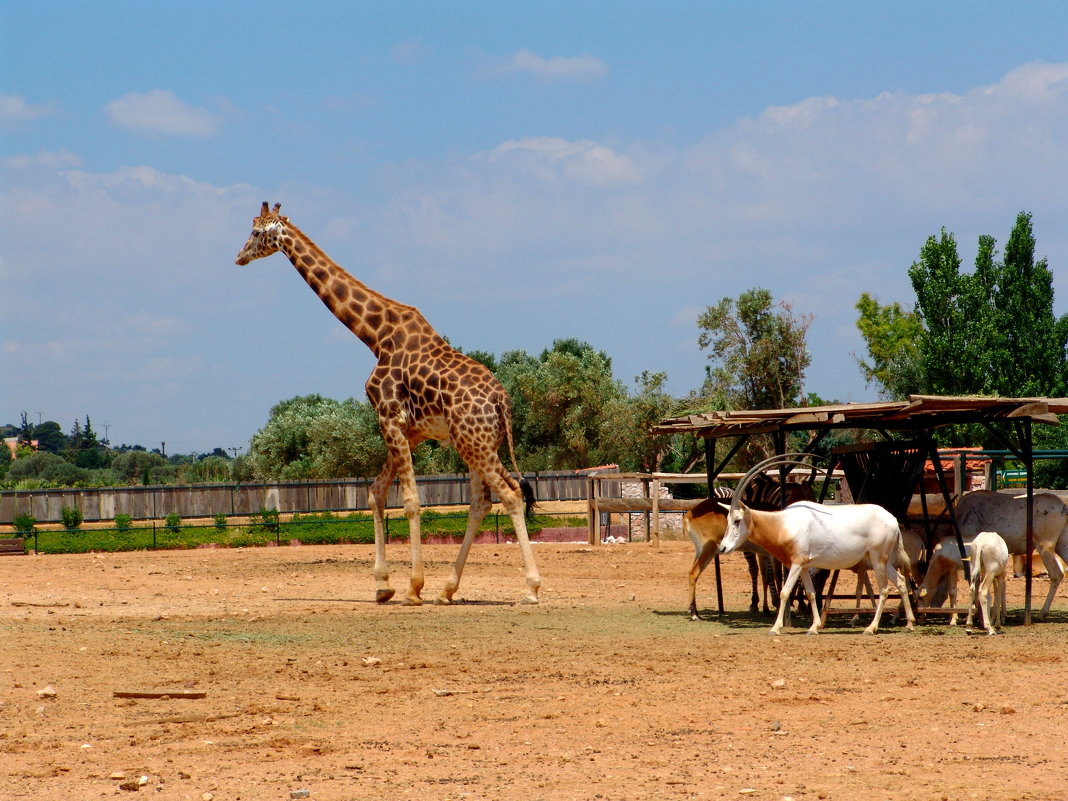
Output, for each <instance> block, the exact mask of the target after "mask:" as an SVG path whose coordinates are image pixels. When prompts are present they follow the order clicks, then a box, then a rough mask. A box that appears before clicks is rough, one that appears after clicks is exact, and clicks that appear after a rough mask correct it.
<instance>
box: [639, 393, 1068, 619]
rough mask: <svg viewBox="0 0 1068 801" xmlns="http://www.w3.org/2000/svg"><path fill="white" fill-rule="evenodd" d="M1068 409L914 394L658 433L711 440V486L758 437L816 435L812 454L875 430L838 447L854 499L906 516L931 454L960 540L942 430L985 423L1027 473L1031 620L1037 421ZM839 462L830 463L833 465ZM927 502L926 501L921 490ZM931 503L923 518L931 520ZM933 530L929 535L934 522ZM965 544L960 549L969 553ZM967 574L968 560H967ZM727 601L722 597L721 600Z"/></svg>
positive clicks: (1054, 403) (712, 416) (1049, 420)
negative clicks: (834, 438) (844, 435)
mask: <svg viewBox="0 0 1068 801" xmlns="http://www.w3.org/2000/svg"><path fill="white" fill-rule="evenodd" d="M1059 414H1068V398H989V397H978V396H967V397H959V396H942V395H910V396H909V398H908V400H905V401H883V402H875V403H845V404H833V405H827V406H808V407H799V408H793V409H754V410H735V411H711V412H703V413H701V414H688V415H683V416H680V417H672V418H668V419H665V420H662V421H661V422H660V423H659V424H658V425H656V426H654V428H653V431H654V433H658V434H692V435H694V436H699V437H702V438H704V440H705V454H706V463H707V465H708V483H709V486H711V485H712V482H713V481H714V480H715V479H716V477H717V476H718V475H719V474H720V472H722V470H723V469H724V468H725V467H726V465H727V464H728V463H729V462H730V460H731V459H732V458H733V456H734V455H735V454H736V453H737V452H738V450H739V449H740V448H741V447H742V445H743V444H744V443H745V442H746V440H748V439H749V438H750V437H752V436H756V435H758V434H766V435H769V436H770V437H771V440H772V442H773V443H774V448H775V452H776V453H777V454H782V453H785V452H786V443H787V436H788V435H789V434H791V433H793V432H811V436H810V439H809V440H808V443H807V444H806V445H805V447H804V450H805V451H806V452H812V451H814V450H815V449H816V448H817V447H818V445H819V443H820V441H821V440H822V439H823V438H824V437H825V436H826V435H827V434H828V433H830V432H831V431H833V430H836V429H858V430H866V431H870V432H872V434H873V439H872V441H871V442H869V443H865V444H863V445H861V446H850V447H848V448H840V449H836V450H835V451H834V452H833V453H832V460H833V461H834V462H835V463H836V464H840V465H841V466H842V467H843V468H844V469H845V472H846V476H847V480H848V481H849V486H850V489H851V490H853V495H854V499H855V500H856V501H858V502H862V501H865V502H873V503H879V504H880V505H883V506H885V507H886V508H887V509H888V510H889V511H891V512H892V513H894V514H895V515H898V516H899V517H901V516H903V515H902V504H904V508H907V506H908V500H909V499H910V498H911V497H912V493H913V491H914V488H915V486H916V483H917V482H918V480H919V476H920V474H922V470H923V463H924V462H925V461H926V460H927V459H931V460H932V462H933V464H934V466H935V472H936V475H937V477H938V481H939V485H940V487H941V490H942V493H943V496H944V499H945V502H946V509H947V510H948V512H949V515H950V522H951V523H952V525H953V530H954V531H955V532H956V537H957V540H958V544H960V532H959V530H958V528H957V525H956V518H955V516H954V515H953V503H952V498H951V497H950V493H949V490H948V487H947V486H946V481H945V475H944V474H943V472H942V466H941V460H940V459H939V458H938V448H937V443H936V439H935V432H936V431H937V430H938V429H941V428H945V427H947V426H954V425H981V426H983V427H984V428H985V429H986V430H987V431H988V432H989V433H990V434H991V436H992V437H993V438H994V439H995V440H997V441H998V442H999V443H1000V444H1001V445H1002V446H1003V447H1004V448H1005V449H1007V450H1008V451H1009V452H1010V453H1012V454H1013V456H1015V458H1017V459H1018V460H1019V461H1020V463H1021V464H1022V465H1023V467H1024V469H1025V470H1026V496H1027V554H1026V555H1025V563H1026V584H1025V598H1026V600H1025V608H1024V623H1025V624H1030V622H1031V579H1032V576H1031V561H1032V551H1033V549H1034V520H1033V506H1034V469H1033V468H1034V447H1033V438H1032V427H1033V425H1034V424H1036V423H1038V424H1042V425H1058V424H1059V423H1060V420H1059V419H1058V417H1057V415H1059ZM728 439H733V440H734V442H733V444H732V445H731V447H730V448H729V449H728V451H727V452H726V453H725V454H724V455H722V457H721V458H720V460H719V461H717V455H718V454H717V443H718V442H719V440H728ZM833 466H834V465H831V467H833ZM921 499H924V495H923V493H921ZM927 517H928V516H927V513H926V504H925V505H924V518H925V520H927ZM927 525H928V532H930V528H929V521H928V523H927ZM963 550H964V549H963V547H962V548H961V552H962V553H963ZM964 568H965V571H966V573H965V575H967V570H968V563H967V562H965V563H964ZM721 603H722V602H721Z"/></svg>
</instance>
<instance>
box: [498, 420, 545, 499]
mask: <svg viewBox="0 0 1068 801" xmlns="http://www.w3.org/2000/svg"><path fill="white" fill-rule="evenodd" d="M498 408H500V406H498ZM500 410H501V411H502V412H507V411H508V410H507V408H503V409H500ZM501 422H502V423H503V424H504V437H505V439H507V440H508V455H509V456H510V457H511V458H512V472H513V473H515V475H516V479H517V480H518V481H519V491H520V492H521V493H523V514H524V515H525V516H526V517H528V518H529V517H533V516H534V506H535V505H536V504H537V502H538V501H537V498H536V497H535V496H534V485H533V484H531V483H530V482H529V481H527V480H526V479H525V478H523V474H522V473H520V472H519V463H518V462H517V461H516V458H515V442H514V441H513V439H512V416H511V414H508V413H504V414H502V415H501Z"/></svg>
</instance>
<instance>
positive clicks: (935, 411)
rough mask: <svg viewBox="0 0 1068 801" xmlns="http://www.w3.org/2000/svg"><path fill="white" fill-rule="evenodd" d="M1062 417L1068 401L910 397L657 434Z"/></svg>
mask: <svg viewBox="0 0 1068 801" xmlns="http://www.w3.org/2000/svg"><path fill="white" fill-rule="evenodd" d="M1058 414H1068V398H991V397H984V396H948V395H910V396H909V399H908V400H907V401H881V402H874V403H841V404H832V405H828V406H803V407H798V408H793V409H752V410H732V411H712V412H704V413H702V414H690V415H683V416H681V417H671V418H667V419H665V420H661V421H660V423H659V424H657V425H656V426H654V427H653V431H654V432H655V433H658V434H695V435H697V436H702V437H709V438H713V439H718V438H720V437H733V436H742V435H745V434H760V433H763V432H767V431H778V430H787V431H790V430H812V429H819V428H870V429H887V430H909V429H919V430H929V429H933V428H940V427H942V426H948V425H961V424H967V423H983V422H995V421H1005V420H1024V419H1027V420H1031V421H1032V422H1035V423H1046V424H1050V425H1057V424H1058V423H1059V421H1058V419H1057V415H1058Z"/></svg>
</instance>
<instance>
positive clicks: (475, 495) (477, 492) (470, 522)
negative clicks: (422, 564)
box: [434, 472, 492, 604]
mask: <svg viewBox="0 0 1068 801" xmlns="http://www.w3.org/2000/svg"><path fill="white" fill-rule="evenodd" d="M491 505H492V504H491V502H490V490H489V486H488V485H487V484H486V483H485V482H484V481H483V480H482V477H481V476H479V474H478V473H475V472H472V473H471V509H470V510H469V511H468V513H467V530H466V531H465V532H464V541H463V543H462V544H461V545H460V553H459V554H458V555H457V557H456V564H455V565H454V566H453V571H452V576H451V577H450V578H449V580H448V581H446V582H445V586H444V588H443V589H442V591H441V595H439V596H438V597H437V598H436V599H435V601H434V603H436V604H450V603H452V596H453V595H454V594H455V593H456V590H457V589H459V587H460V577H461V576H462V575H463V572H464V565H465V564H466V563H467V554H468V552H469V551H470V550H471V543H472V542H473V541H474V538H475V533H476V532H477V531H478V527H479V526H480V525H481V524H482V520H483V519H484V518H485V517H486V513H487V512H488V511H489V510H490V506H491Z"/></svg>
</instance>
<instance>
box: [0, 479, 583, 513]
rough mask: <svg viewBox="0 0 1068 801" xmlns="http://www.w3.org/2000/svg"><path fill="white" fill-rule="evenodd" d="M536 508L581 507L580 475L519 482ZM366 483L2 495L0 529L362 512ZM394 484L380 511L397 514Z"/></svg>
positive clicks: (464, 498)
mask: <svg viewBox="0 0 1068 801" xmlns="http://www.w3.org/2000/svg"><path fill="white" fill-rule="evenodd" d="M526 479H527V480H528V481H530V482H531V483H532V484H533V485H534V494H535V496H536V497H537V498H538V500H540V501H567V500H585V499H586V490H587V482H588V478H587V476H586V474H585V473H540V474H532V475H528V476H526ZM416 483H417V485H418V488H419V501H420V503H421V504H422V505H423V506H424V507H426V506H452V505H466V504H468V503H470V502H471V498H470V481H469V479H468V477H467V475H466V474H463V475H442V476H418V477H417V479H416ZM370 487H371V480H370V479H355V478H352V479H334V480H329V481H291V482H264V483H253V484H194V485H190V486H152V487H99V488H93V489H47V490H8V491H4V492H0V524H3V525H9V524H11V522H12V521H13V520H14V518H15V516H16V515H19V514H30V515H32V516H33V517H35V518H36V519H37V521H38V522H39V523H55V522H59V521H60V520H61V519H62V517H61V514H60V513H61V511H62V510H63V509H64V508H65V507H67V508H73V507H77V508H78V509H80V510H81V512H82V517H83V519H85V520H86V521H89V522H95V521H101V520H114V519H115V516H116V515H120V514H126V515H129V516H130V517H131V518H133V519H134V520H156V519H160V518H163V517H166V516H167V515H169V514H177V515H179V516H180V517H182V518H198V517H213V516H214V515H217V514H225V515H227V516H243V515H250V514H255V513H256V512H259V511H260V510H261V509H277V510H278V511H279V512H282V513H285V514H290V513H294V512H300V513H313V512H350V511H365V510H367V509H368V504H367V496H368V491H369V490H370ZM403 505H404V503H403V501H402V499H401V498H400V490H399V487H398V485H397V483H396V482H394V484H393V486H392V487H391V488H390V491H389V499H388V501H387V506H389V507H390V508H400V507H403Z"/></svg>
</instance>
